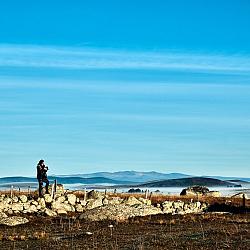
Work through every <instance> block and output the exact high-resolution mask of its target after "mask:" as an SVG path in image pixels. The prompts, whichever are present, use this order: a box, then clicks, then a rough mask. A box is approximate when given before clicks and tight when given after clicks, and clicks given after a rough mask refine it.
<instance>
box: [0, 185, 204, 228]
mask: <svg viewBox="0 0 250 250" xmlns="http://www.w3.org/2000/svg"><path fill="white" fill-rule="evenodd" d="M205 209H206V204H205V203H200V202H193V203H191V202H190V203H184V202H181V201H175V202H172V201H165V202H163V203H161V204H157V205H152V204H151V200H149V199H144V198H138V199H137V198H135V197H133V196H130V197H128V198H125V199H122V198H120V197H118V196H117V197H109V196H108V195H105V194H104V193H101V192H97V191H94V190H92V191H90V192H87V193H86V195H85V196H84V197H83V198H78V197H77V196H76V195H75V194H73V193H67V192H65V191H64V192H59V193H56V194H54V197H53V198H52V195H51V194H46V195H44V198H37V199H34V198H32V197H27V196H25V195H20V196H13V197H9V196H7V195H1V196H0V218H1V219H2V222H4V221H6V219H7V217H8V218H9V216H11V217H13V216H18V215H21V214H33V213H35V214H41V215H47V216H58V215H67V214H69V213H81V216H80V218H81V219H88V220H93V221H95V220H104V219H109V220H117V221H122V220H126V219H128V218H130V217H135V216H146V215H153V214H185V213H200V212H203V211H204V210H205ZM0 224H1V220H0Z"/></svg>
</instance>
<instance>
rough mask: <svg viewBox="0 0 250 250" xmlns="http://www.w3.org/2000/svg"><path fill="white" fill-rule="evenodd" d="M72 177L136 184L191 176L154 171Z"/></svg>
mask: <svg viewBox="0 0 250 250" xmlns="http://www.w3.org/2000/svg"><path fill="white" fill-rule="evenodd" d="M66 176H68V175H66ZM73 176H79V177H83V178H96V177H103V178H108V179H112V180H116V181H121V180H127V181H129V182H136V183H144V182H148V181H158V180H167V179H178V178H185V177H191V175H187V174H181V173H169V174H164V173H159V172H155V171H151V172H137V171H118V172H113V173H111V172H97V173H91V174H77V175H70V177H73ZM60 177H65V176H64V175H60Z"/></svg>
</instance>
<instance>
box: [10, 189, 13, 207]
mask: <svg viewBox="0 0 250 250" xmlns="http://www.w3.org/2000/svg"><path fill="white" fill-rule="evenodd" d="M12 197H13V185H11V187H10V198H11V199H12ZM11 203H12V201H11Z"/></svg>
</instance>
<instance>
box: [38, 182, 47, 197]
mask: <svg viewBox="0 0 250 250" xmlns="http://www.w3.org/2000/svg"><path fill="white" fill-rule="evenodd" d="M43 182H45V183H46V186H45V189H46V194H48V193H49V180H48V179H38V183H39V197H42V196H43Z"/></svg>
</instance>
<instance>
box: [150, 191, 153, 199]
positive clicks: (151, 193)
mask: <svg viewBox="0 0 250 250" xmlns="http://www.w3.org/2000/svg"><path fill="white" fill-rule="evenodd" d="M152 195H153V192H150V195H149V199H150V200H151V197H152Z"/></svg>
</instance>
